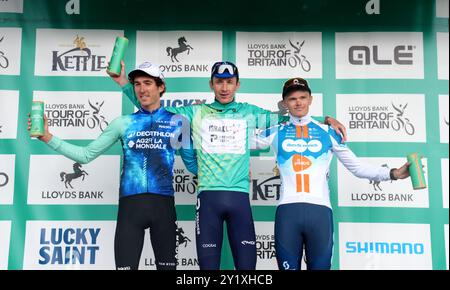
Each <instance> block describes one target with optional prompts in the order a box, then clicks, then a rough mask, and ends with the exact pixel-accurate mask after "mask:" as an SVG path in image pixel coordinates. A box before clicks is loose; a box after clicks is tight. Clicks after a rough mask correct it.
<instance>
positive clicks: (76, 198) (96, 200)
mask: <svg viewBox="0 0 450 290" xmlns="http://www.w3.org/2000/svg"><path fill="white" fill-rule="evenodd" d="M44 164H45V166H44ZM119 173H120V157H119V156H118V155H109V156H108V155H104V156H100V157H98V158H97V159H96V160H94V161H92V162H90V163H88V164H80V163H78V162H75V161H72V160H70V159H68V158H65V157H63V156H60V155H31V156H30V177H29V180H28V184H29V186H28V204H117V201H118V197H119Z"/></svg>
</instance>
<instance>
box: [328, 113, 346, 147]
mask: <svg viewBox="0 0 450 290" xmlns="http://www.w3.org/2000/svg"><path fill="white" fill-rule="evenodd" d="M325 121H326V122H325V124H327V125H330V126H331V128H333V129H334V131H336V133H337V134H339V135H341V136H342V143H345V142H347V130H346V129H345V126H344V125H342V124H341V123H340V122H339V121H338V120H336V119H334V118H331V117H329V116H327V118H326V120H325Z"/></svg>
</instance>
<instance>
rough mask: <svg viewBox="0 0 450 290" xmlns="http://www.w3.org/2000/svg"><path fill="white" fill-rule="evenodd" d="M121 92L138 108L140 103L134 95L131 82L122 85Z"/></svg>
mask: <svg viewBox="0 0 450 290" xmlns="http://www.w3.org/2000/svg"><path fill="white" fill-rule="evenodd" d="M122 93H123V94H124V95H125V96H127V97H128V99H129V100H130V101H131V102H132V103H133V104H134V105H135V106H136V107H137V108H139V107H140V106H141V105H140V104H139V101H138V99H137V97H136V93H135V92H134V87H133V85H132V84H131V83H127V84H126V85H124V86H123V87H122Z"/></svg>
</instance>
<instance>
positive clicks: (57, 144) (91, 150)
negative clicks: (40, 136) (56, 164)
mask: <svg viewBox="0 0 450 290" xmlns="http://www.w3.org/2000/svg"><path fill="white" fill-rule="evenodd" d="M122 127H123V126H122V118H120V117H119V118H117V119H115V120H113V121H112V122H111V124H109V125H108V127H107V128H106V129H105V130H104V131H103V133H102V134H101V135H100V136H99V137H98V138H97V139H95V140H94V141H92V142H91V143H89V145H87V146H85V147H83V146H77V145H73V144H70V143H69V142H66V141H63V140H61V139H59V138H58V137H56V136H53V137H52V139H51V140H50V141H49V142H48V143H47V145H48V146H49V147H50V148H52V149H53V150H55V151H56V152H58V153H60V154H62V155H64V156H66V157H67V158H69V159H72V160H73V161H76V162H79V163H81V164H85V163H89V162H91V161H92V160H94V159H95V158H97V157H98V156H99V155H101V154H102V153H103V152H105V151H106V150H107V149H108V148H109V147H111V146H112V145H113V144H114V143H115V142H116V141H117V140H118V139H119V138H120V136H121V131H122Z"/></svg>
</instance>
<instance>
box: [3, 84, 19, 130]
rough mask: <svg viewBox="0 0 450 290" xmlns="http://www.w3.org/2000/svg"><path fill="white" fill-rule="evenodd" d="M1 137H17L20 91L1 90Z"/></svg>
mask: <svg viewBox="0 0 450 290" xmlns="http://www.w3.org/2000/svg"><path fill="white" fill-rule="evenodd" d="M0 102H1V104H2V105H1V106H0V139H16V137H17V119H18V117H17V116H18V115H19V91H4V90H0Z"/></svg>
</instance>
